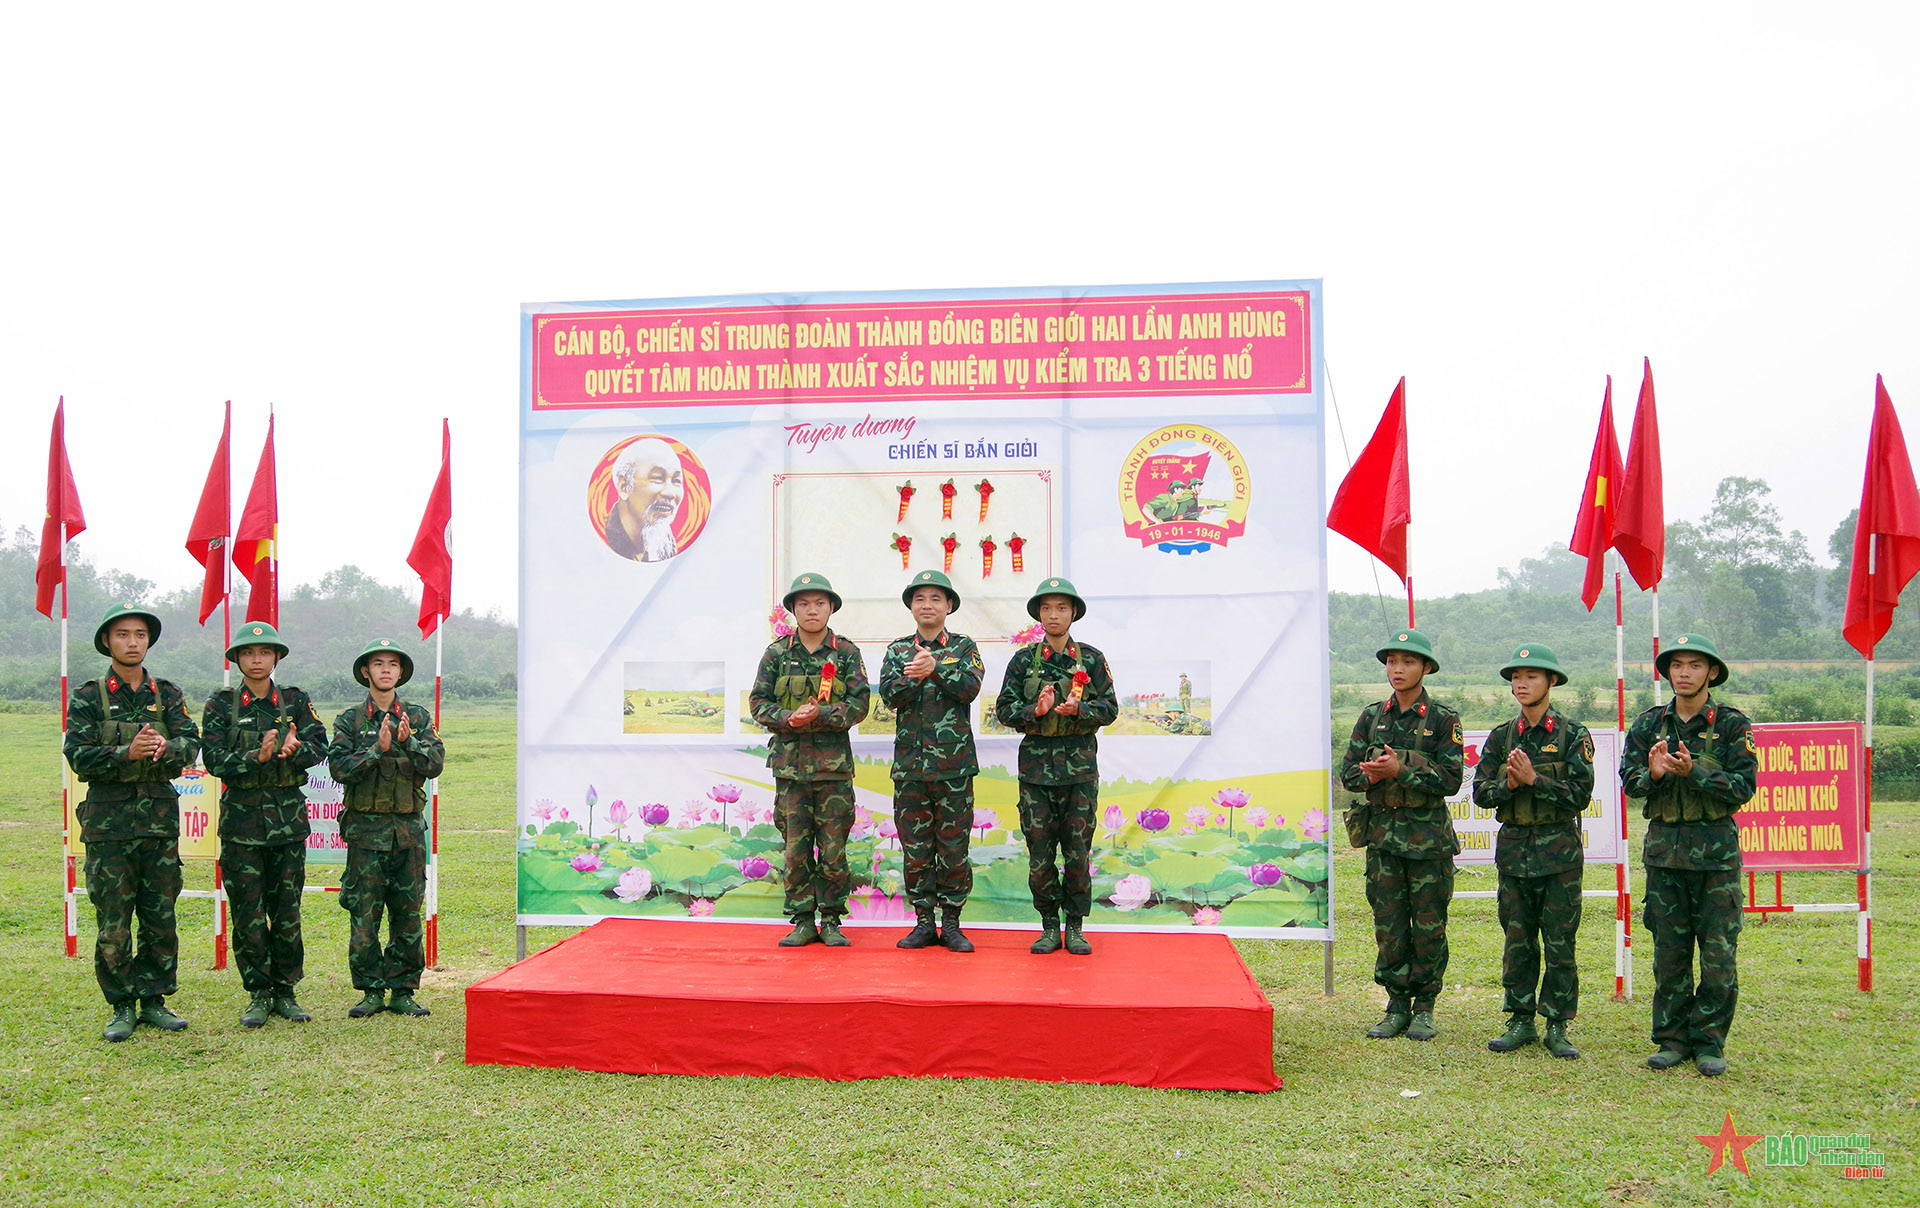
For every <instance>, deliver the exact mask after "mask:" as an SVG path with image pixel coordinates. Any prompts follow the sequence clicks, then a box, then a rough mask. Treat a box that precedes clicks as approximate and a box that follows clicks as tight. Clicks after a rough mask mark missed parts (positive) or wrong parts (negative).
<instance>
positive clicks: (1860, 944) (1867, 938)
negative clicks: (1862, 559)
mask: <svg viewBox="0 0 1920 1208" xmlns="http://www.w3.org/2000/svg"><path fill="white" fill-rule="evenodd" d="M1879 552H1880V534H1879V533H1873V534H1870V535H1869V536H1868V538H1867V581H1868V582H1869V583H1871V582H1872V581H1873V572H1874V570H1875V569H1876V567H1875V558H1876V555H1877V554H1878V553H1879ZM1894 606H1895V607H1898V606H1899V600H1898V599H1897V598H1896V599H1895V601H1894ZM1875 645H1878V643H1875ZM1866 745H1867V751H1866V756H1867V775H1866V781H1865V782H1866V786H1867V791H1866V800H1865V801H1864V802H1862V803H1861V807H1860V870H1859V871H1858V872H1856V873H1854V891H1855V893H1856V894H1858V896H1859V899H1860V911H1859V913H1858V915H1856V916H1855V917H1856V918H1857V919H1858V920H1859V922H1858V924H1857V926H1858V928H1859V935H1858V938H1857V940H1856V948H1857V956H1858V959H1859V962H1860V989H1861V990H1862V991H1863V992H1865V993H1869V994H1870V993H1872V992H1873V871H1872V869H1873V647H1872V646H1869V647H1868V648H1867V744H1866Z"/></svg>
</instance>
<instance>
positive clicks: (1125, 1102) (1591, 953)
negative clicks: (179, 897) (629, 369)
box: [0, 706, 1920, 1208]
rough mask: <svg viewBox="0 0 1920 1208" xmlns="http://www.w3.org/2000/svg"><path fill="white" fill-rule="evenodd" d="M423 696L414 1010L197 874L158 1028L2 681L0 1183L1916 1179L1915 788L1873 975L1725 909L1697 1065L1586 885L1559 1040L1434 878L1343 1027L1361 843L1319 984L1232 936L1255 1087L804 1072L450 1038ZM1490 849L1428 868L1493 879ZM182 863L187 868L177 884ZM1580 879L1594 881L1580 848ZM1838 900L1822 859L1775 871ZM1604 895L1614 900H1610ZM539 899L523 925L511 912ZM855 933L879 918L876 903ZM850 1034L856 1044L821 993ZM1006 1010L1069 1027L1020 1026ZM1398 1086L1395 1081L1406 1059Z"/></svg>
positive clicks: (465, 736) (74, 1189) (772, 1195)
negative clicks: (1503, 991) (236, 931)
mask: <svg viewBox="0 0 1920 1208" xmlns="http://www.w3.org/2000/svg"><path fill="white" fill-rule="evenodd" d="M456 709H457V710H458V711H456V712H453V713H452V714H451V715H450V720H449V722H448V725H447V727H446V731H447V733H446V737H447V747H448V752H449V761H448V766H447V773H446V778H445V784H444V789H445V796H444V797H443V801H442V817H443V823H444V834H443V841H442V853H443V860H444V870H445V872H444V879H443V898H442V906H443V913H442V949H441V957H442V961H441V966H440V967H439V968H438V969H437V970H434V971H432V972H430V973H429V974H428V976H427V979H426V984H425V986H424V987H423V990H422V995H421V997H422V1000H423V1001H425V1002H426V1003H427V1004H428V1005H429V1006H431V1007H432V1008H433V1011H434V1014H433V1016H432V1017H431V1018H429V1019H424V1020H412V1021H409V1020H403V1019H399V1018H396V1017H393V1016H387V1015H382V1016H378V1017H376V1018H374V1019H371V1020H365V1021H352V1020H348V1019H347V1018H346V1017H345V1010H346V1008H347V1007H348V1006H349V1005H350V1004H351V1003H352V1002H353V1001H354V1000H355V998H356V997H357V996H356V995H355V994H354V992H353V991H352V989H351V988H350V986H349V984H348V980H347V977H346V969H345V963H346V962H345V950H346V927H345V921H346V920H345V915H344V912H343V911H341V910H340V909H339V907H338V905H337V904H336V903H335V900H334V899H333V898H332V897H331V896H329V897H325V898H321V897H319V896H318V895H310V897H309V905H308V911H307V952H308V975H307V980H306V982H305V983H304V984H303V985H302V987H301V997H302V1000H303V1001H304V1002H305V1003H306V1005H307V1006H308V1007H309V1008H311V1009H313V1010H314V1011H315V1013H316V1016H317V1018H316V1019H315V1021H314V1022H313V1023H311V1024H308V1025H305V1026H303V1027H296V1026H294V1025H289V1024H286V1023H284V1022H282V1021H279V1020H275V1021H274V1022H273V1023H271V1024H269V1025H268V1026H267V1027H266V1028H265V1029H263V1030H261V1031H259V1032H247V1031H245V1030H243V1029H242V1028H241V1027H240V1026H239V1024H238V1022H237V1020H236V1016H237V1015H238V1013H239V1011H240V1009H241V1007H242V1006H243V1005H244V1004H245V996H244V994H243V993H242V992H241V989H240V986H239V981H238V978H237V977H236V975H235V974H234V972H233V971H232V970H231V969H228V970H224V971H214V970H212V969H211V968H210V967H209V966H210V964H211V954H212V940H211V931H210V925H209V924H210V918H211V908H210V906H209V905H208V904H207V903H206V902H204V901H183V903H182V906H181V921H182V927H181V948H182V953H183V957H184V959H183V962H182V964H183V968H182V971H181V991H180V993H179V995H178V996H177V997H176V998H175V1000H174V1003H175V1005H176V1006H177V1007H178V1008H179V1009H180V1010H181V1012H182V1013H183V1014H185V1015H186V1016H188V1018H190V1019H191V1020H192V1023H193V1026H192V1028H191V1030H189V1031H188V1032H186V1033H184V1034H181V1035H178V1036H164V1035H160V1034H157V1033H155V1032H153V1031H152V1030H151V1029H146V1028H142V1029H140V1030H139V1031H138V1032H136V1033H135V1035H134V1038H133V1039H132V1040H131V1041H129V1042H128V1043H126V1044H123V1045H107V1044H105V1043H102V1042H101V1041H100V1040H99V1039H98V1034H99V1029H100V1028H101V1026H102V1025H103V1024H104V1023H105V1021H106V1012H105V1010H104V1008H103V1005H102V1003H101V1001H100V998H99V995H98V992H97V990H96V988H95V986H94V982H93V977H92V969H91V965H90V961H89V960H88V959H87V957H86V955H85V954H86V953H87V952H88V949H89V948H90V945H91V942H92V922H91V911H90V910H89V908H88V907H87V905H86V903H85V902H84V900H83V901H82V903H81V916H82V927H81V931H82V935H81V945H82V948H81V950H82V953H83V956H82V958H81V959H79V960H68V959H66V958H65V957H64V956H63V955H62V953H61V944H60V912H59V906H60V862H59V850H60V835H59V822H58V810H57V808H56V802H55V797H54V794H55V792H56V787H55V784H56V782H55V772H56V767H57V764H56V759H57V755H56V752H57V737H58V736H57V733H56V728H55V720H54V718H53V717H52V716H50V715H45V714H41V715H32V714H28V715H20V714H6V715H0V785H4V787H5V792H4V795H0V969H4V970H5V971H6V977H5V980H4V982H0V985H4V995H3V996H0V1046H4V1051H0V1129H4V1130H5V1132H4V1142H5V1148H4V1161H0V1203H7V1204H34V1205H43V1204H71V1203H78V1204H94V1203H99V1204H127V1205H145V1204H164V1205H188V1204H194V1205H197V1204H232V1205H238V1204H249V1205H252V1204H327V1205H334V1204H393V1205H405V1206H409V1208H411V1206H413V1205H434V1204H450V1203H451V1204H469V1203H470V1204H565V1205H572V1204H582V1203H594V1204H661V1205H683V1204H726V1203H751V1204H754V1205H756V1206H759V1205H779V1204H842V1203H855V1204H920V1203H939V1204H964V1205H974V1204H980V1205H987V1204H992V1205H1001V1204H1011V1205H1107V1204H1114V1205H1126V1206H1128V1208H1135V1206H1140V1208H1145V1206H1150V1205H1151V1206H1158V1205H1215V1204H1229V1205H1262V1206H1264V1205H1285V1204H1293V1203H1340V1204H1348V1203H1351V1204H1391V1205H1395V1206H1396V1208H1398V1206H1404V1205H1408V1204H1423V1203H1440V1204H1482V1203H1484V1204H1536V1203H1547V1204H1674V1205H1681V1204H1701V1203H1708V1204H1719V1203H1735V1202H1738V1203H1742V1204H1746V1203H1762V1204H1783V1205H1785V1204H1808V1203H1832V1204H1855V1203H1912V1202H1915V1200H1916V1199H1920V1169H1916V1166H1915V1158H1916V1154H1915V1146H1914V1137H1915V1134H1916V1130H1917V1129H1920V1099H1917V1098H1916V1095H1920V1089H1916V1087H1917V1084H1920V1078H1916V1074H1917V1073H1920V1062H1916V1057H1915V1043H1914V1038H1915V1035H1916V1025H1917V1024H1920V1019H1917V1018H1916V1016H1917V1015H1920V1011H1917V1010H1916V989H1917V988H1920V987H1917V986H1916V978H1915V976H1914V972H1913V965H1914V957H1915V954H1916V949H1917V948H1920V944H1916V940H1915V923H1914V919H1915V917H1916V915H1917V914H1920V901H1917V900H1916V899H1917V898H1920V893H1917V887H1920V807H1916V806H1914V805H1910V804H1902V805H1893V806H1888V807H1886V808H1885V809H1883V810H1882V812H1881V816H1880V817H1879V818H1878V819H1877V826H1876V830H1875V850H1876V852H1877V855H1878V863H1879V866H1880V869H1881V872H1880V874H1879V876H1878V878H1877V880H1876V885H1875V888H1876V893H1877V910H1876V913H1877V915H1878V919H1879V921H1878V924H1877V927H1876V932H1875V936H1876V947H1877V949H1878V956H1879V962H1878V991H1877V992H1876V993H1875V994H1873V995H1863V994H1860V993H1858V992H1857V991H1856V990H1855V988H1854V961H1853V920H1852V918H1851V916H1843V915H1808V916H1800V917H1787V918H1782V919H1777V920H1774V921H1771V922H1767V923H1757V922H1752V923H1750V925H1749V928H1748V930H1747V932H1746V934H1745V936H1744V942H1743V943H1742V945H1741V973H1742V983H1743V997H1742V1000H1741V1003H1740V1011H1739V1016H1738V1018H1737V1020H1736V1021H1735V1024H1734V1030H1733V1034H1732V1038H1731V1043H1730V1046H1729V1049H1728V1056H1729V1059H1730V1060H1731V1062H1732V1070H1731V1072H1730V1073H1729V1074H1728V1075H1727V1076H1726V1077H1725V1078H1722V1079H1720V1080H1718V1081H1708V1080H1705V1079H1702V1078H1700V1077H1698V1076H1697V1075H1696V1074H1694V1073H1693V1072H1692V1069H1691V1067H1683V1069H1682V1070H1680V1071H1677V1072H1674V1073H1669V1074H1654V1073H1652V1072H1650V1071H1648V1070H1646V1069H1644V1068H1642V1067H1641V1065H1640V1062H1641V1060H1642V1058H1643V1057H1644V1056H1645V1054H1646V1052H1647V1047H1648V1046H1647V1044H1646V1032H1647V1016H1648V1006H1647V995H1648V994H1649V993H1650V992H1651V983H1650V972H1649V966H1648V953H1649V951H1650V949H1649V947H1648V946H1647V939H1646V936H1645V934H1644V933H1636V935H1635V941H1636V945H1637V946H1636V948H1635V953H1636V958H1635V963H1636V967H1637V971H1638V979H1639V991H1640V998H1639V1000H1638V1001H1636V1002H1632V1003H1613V1002H1610V1001H1608V995H1609V992H1610V990H1611V987H1612V945H1611V938H1610V931H1609V924H1610V921H1611V911H1610V909H1609V907H1608V904H1607V902H1606V901H1605V900H1603V899H1590V900H1589V904H1588V914H1587V919H1586V926H1585V927H1584V928H1583V929H1582V934H1581V963H1582V973H1583V975H1584V978H1585V987H1584V988H1585V996H1584V1010H1583V1014H1582V1016H1581V1018H1580V1020H1579V1022H1578V1024H1577V1025H1576V1026H1575V1028H1574V1031H1573V1035H1574V1039H1575V1040H1576V1041H1577V1042H1578V1043H1579V1045H1580V1046H1581V1048H1582V1050H1583V1053H1584V1056H1583V1057H1582V1059H1581V1060H1580V1061H1578V1062H1573V1063H1564V1062H1556V1061H1551V1060H1549V1059H1547V1058H1546V1057H1545V1055H1544V1053H1543V1052H1542V1051H1541V1050H1540V1049H1539V1048H1538V1046H1534V1047H1532V1048H1529V1049H1526V1050H1523V1051H1521V1052H1519V1053H1516V1054H1512V1055H1509V1056H1504V1057H1502V1056H1496V1055H1494V1054H1492V1053H1489V1052H1487V1051H1486V1049H1485V1048H1484V1047H1483V1046H1484V1042H1485V1040H1486V1039H1487V1038H1488V1037H1490V1036H1492V1035H1494V1034H1495V1033H1496V1032H1497V1031H1498V1029H1499V1025H1500V1022H1501V1020H1500V1016H1499V1014H1498V1006H1499V993H1500V992H1499V942H1498V939H1499V937H1498V929H1497V926H1496V923H1495V921H1494V909H1493V903H1492V902H1491V901H1489V900H1461V901H1459V902H1457V903H1456V905H1455V908H1454V922H1453V925H1452V928H1451V936H1452V943H1453V965H1452V968H1451V970H1450V972H1449V977H1448V981H1449V987H1448V992H1447V993H1446V995H1445V996H1444V997H1443V998H1442V999H1441V1002H1440V1008H1439V1013H1438V1016H1439V1022H1440V1025H1441V1029H1442V1030H1441V1036H1440V1038H1439V1039H1438V1040H1436V1041H1434V1042H1432V1043H1430V1044H1426V1045H1416V1044H1412V1043H1409V1042H1407V1041H1405V1040H1397V1041H1390V1042H1384V1043H1381V1042H1369V1041H1367V1040H1365V1039H1363V1038H1362V1036H1361V1032H1362V1031H1363V1030H1364V1029H1365V1028H1366V1027H1367V1026H1368V1025H1369V1024H1371V1023H1372V1022H1373V1021H1374V1020H1375V1019H1377V1018H1378V1011H1379V1006H1380V1002H1381V998H1380V995H1379V993H1378V992H1377V991H1376V990H1375V988H1374V987H1373V986H1372V984H1371V981H1370V969H1371V956H1372V944H1371V931H1370V928H1369V927H1368V925H1367V922H1366V918H1365V904H1364V899H1363V897H1362V894H1361V887H1360V882H1359V869H1360V861H1359V859H1358V857H1357V853H1354V852H1353V851H1352V850H1351V849H1347V848H1344V847H1343V848H1341V849H1340V854H1339V855H1338V857H1337V858H1336V860H1335V893H1336V911H1337V919H1338V926H1339V929H1340V935H1341V937H1342V938H1341V940H1340V943H1339V944H1338V945H1337V948H1336V958H1335V970H1334V972H1335V978H1336V989H1337V993H1336V994H1335V995H1334V996H1332V997H1331V998H1329V997H1325V996H1323V995H1322V994H1321V992H1320V970H1321V949H1320V947H1319V946H1318V945H1315V944H1306V943H1281V942H1242V943H1241V945H1240V947H1241V951H1242V952H1243V953H1244V954H1245V956H1246V959H1247V963H1248V964H1249V966H1251V968H1252V970H1253V972H1254V974H1255V976H1256V977H1257V978H1258V979H1259V981H1260V984H1261V985H1262V987H1263V988H1264V989H1265V991H1266V993H1267V995H1268V997H1269V998H1270V999H1271V1000H1272V1001H1273V1004H1274V1013H1275V1027H1274V1060H1275V1063H1276V1066H1277V1067H1278V1069H1279V1071H1280V1072H1281V1074H1282V1075H1283V1076H1284V1077H1285V1078H1286V1080H1287V1086H1286V1089H1284V1090H1282V1091H1278V1092H1276V1093H1274V1094H1270V1095H1263V1096H1255V1095H1240V1094H1227V1093H1207V1092H1193V1091H1153V1090H1143V1089H1138V1088H1132V1087H1104V1086H1055V1085H1046V1084H1038V1083H1027V1082H1018V1081H978V1082H968V1081H938V1080H930V1081H918V1082H916V1081H902V1080H888V1081H878V1082H863V1083H822V1082H813V1081H805V1080H797V1079H747V1078H715V1079H699V1078H672V1077H647V1078H636V1077H626V1076H619V1075H607V1074H584V1073H575V1072H571V1071H563V1070H529V1069H506V1068H495V1067H468V1066H466V1065H464V1064H463V1063H462V1059H461V1054H462V1048H463V1045H462V1034H463V1025H464V1011H463V1005H462V997H461V993H460V992H461V990H462V989H463V988H464V987H465V986H467V985H468V984H470V983H472V982H473V981H474V980H476V979H477V978H479V977H481V976H483V975H485V974H487V973H490V972H493V971H494V970H497V969H499V968H501V967H502V966H504V965H505V964H506V963H508V961H510V960H511V958H512V954H513V950H514V930H513V906H512V903H513V900H514V886H513V836H512V834H511V833H510V832H511V828H512V801H513V784H514V774H513V721H512V718H511V716H510V715H508V714H506V713H505V712H504V711H502V710H497V709H467V708H465V707H461V706H456ZM1493 880H1494V878H1493V874H1492V873H1491V872H1490V871H1480V870H1475V871H1464V872H1463V873H1462V875H1461V877H1460V887H1461V888H1462V889H1468V888H1491V887H1492V885H1493ZM209 882H210V874H209V872H208V870H207V869H206V868H205V866H204V865H195V866H191V867H190V868H189V873H188V884H189V887H194V888H204V887H206V886H207V885H208V884H209ZM1588 883H1589V885H1590V886H1592V887H1596V888H1597V887H1603V886H1611V885H1612V883H1613V882H1612V873H1611V870H1595V871H1594V872H1592V873H1590V874H1589V881H1588ZM1788 892H1789V894H1790V895H1791V896H1792V897H1794V898H1797V899H1799V900H1802V901H1807V900H1821V901H1845V900H1849V899H1850V897H1851V893H1852V878H1851V877H1848V876H1842V875H1835V874H1808V875H1804V876H1801V877H1790V878H1789V879H1788ZM1637 900H1638V899H1637V898H1636V902H1637ZM564 934H566V933H565V932H561V931H555V930H549V931H540V932H536V934H535V935H534V936H533V937H532V938H533V942H534V943H535V944H536V945H538V944H543V943H546V942H551V941H552V940H554V939H557V938H559V937H560V936H562V935H564ZM856 942H885V941H884V940H882V939H880V937H875V938H874V939H871V940H865V941H862V940H861V939H860V938H859V937H856ZM846 1039H847V1043H849V1044H859V1043H861V1037H860V1034H859V1026H858V1023H857V1021H855V1020H854V1019H852V1018H851V1017H850V1019H849V1023H848V1027H847V1034H846ZM1032 1043H1033V1044H1035V1045H1042V1044H1048V1045H1057V1044H1073V1043H1076V1038H1075V1037H1074V1036H1072V1035H1070V1034H1066V1035H1036V1036H1035V1037H1033V1040H1032ZM1407 1090H1414V1091H1418V1092H1419V1095H1418V1096H1417V1097H1403V1094H1402V1092H1403V1091H1407ZM1728 1111H1731V1112H1732V1113H1733V1119H1734V1123H1735V1124H1736V1125H1737V1126H1738V1128H1739V1130H1740V1131H1741V1132H1743V1133H1748V1134H1754V1133H1762V1134H1764V1133H1789V1132H1795V1133H1853V1132H1864V1133H1868V1134H1870V1135H1871V1136H1872V1138H1873V1141H1874V1143H1875V1144H1876V1146H1878V1147H1879V1148H1880V1149H1881V1150H1882V1151H1883V1152H1884V1153H1885V1154H1886V1158H1887V1177H1886V1178H1885V1179H1884V1180H1880V1181H1876V1182H1871V1183H1858V1182H1848V1181H1845V1180H1843V1179H1841V1178H1840V1176H1839V1174H1838V1172H1837V1171H1836V1170H1834V1169H1830V1168H1821V1167H1818V1166H1807V1167H1804V1168H1794V1169H1783V1168H1773V1169H1769V1168H1767V1167H1765V1165H1764V1162H1765V1156H1764V1148H1763V1146H1761V1145H1755V1146H1754V1147H1752V1148H1750V1149H1749V1150H1748V1151H1747V1156H1748V1159H1749V1166H1750V1169H1751V1170H1752V1174H1751V1175H1750V1176H1743V1175H1741V1174H1739V1173H1738V1172H1736V1171H1734V1170H1732V1168H1731V1167H1727V1168H1724V1169H1723V1170H1722V1171H1720V1172H1719V1173H1716V1174H1714V1175H1712V1176H1711V1177H1709V1176H1707V1175H1706V1174H1705V1173H1704V1172H1705V1169H1706V1160H1707V1150H1706V1149H1705V1148H1704V1147H1703V1146H1702V1145H1700V1144H1699V1143H1698V1142H1696V1141H1694V1140H1693V1136H1694V1135H1695V1134H1700V1133H1713V1132H1717V1131H1718V1129H1719V1127H1720V1123H1721V1120H1722V1117H1723V1116H1724V1114H1725V1113H1727V1112H1728Z"/></svg>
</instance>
